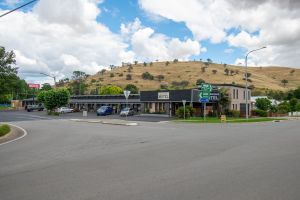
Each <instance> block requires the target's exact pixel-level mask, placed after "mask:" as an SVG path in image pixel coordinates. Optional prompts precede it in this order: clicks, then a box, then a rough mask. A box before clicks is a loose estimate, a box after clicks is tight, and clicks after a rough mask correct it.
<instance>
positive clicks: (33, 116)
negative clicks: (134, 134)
mask: <svg viewBox="0 0 300 200" xmlns="http://www.w3.org/2000/svg"><path fill="white" fill-rule="evenodd" d="M50 119H122V120H124V119H125V117H120V116H119V115H107V116H97V115H96V113H95V112H89V113H88V116H87V117H83V116H82V112H77V113H65V114H60V115H59V116H49V115H47V113H46V111H42V112H39V111H34V112H27V111H24V110H21V111H0V122H16V121H33V120H50ZM128 120H131V121H148V122H159V121H169V120H170V118H168V117H152V116H140V115H135V116H128Z"/></svg>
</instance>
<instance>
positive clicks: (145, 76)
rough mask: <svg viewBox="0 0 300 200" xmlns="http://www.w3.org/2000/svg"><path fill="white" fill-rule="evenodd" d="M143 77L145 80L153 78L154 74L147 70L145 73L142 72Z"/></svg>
mask: <svg viewBox="0 0 300 200" xmlns="http://www.w3.org/2000/svg"><path fill="white" fill-rule="evenodd" d="M142 79H144V80H153V79H154V76H153V75H151V74H150V73H149V72H145V73H143V74H142Z"/></svg>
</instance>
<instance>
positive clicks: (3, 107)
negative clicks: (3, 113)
mask: <svg viewBox="0 0 300 200" xmlns="http://www.w3.org/2000/svg"><path fill="white" fill-rule="evenodd" d="M9 109H11V107H7V106H0V110H9Z"/></svg>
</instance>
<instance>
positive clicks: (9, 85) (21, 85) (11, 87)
mask: <svg viewBox="0 0 300 200" xmlns="http://www.w3.org/2000/svg"><path fill="white" fill-rule="evenodd" d="M15 58H16V56H15V54H14V52H13V51H10V52H6V50H5V48H4V47H1V46H0V102H1V103H9V102H10V100H11V99H22V98H24V97H26V95H25V93H26V91H27V90H28V86H27V83H26V82H25V81H24V80H22V79H20V78H19V77H18V75H17V74H18V68H17V67H13V65H15V64H16V59H15Z"/></svg>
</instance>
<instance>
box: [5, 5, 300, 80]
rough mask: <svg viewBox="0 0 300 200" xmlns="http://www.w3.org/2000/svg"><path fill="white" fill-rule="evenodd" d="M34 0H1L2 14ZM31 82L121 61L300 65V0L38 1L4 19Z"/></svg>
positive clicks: (22, 71)
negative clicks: (195, 61) (203, 61)
mask: <svg viewBox="0 0 300 200" xmlns="http://www.w3.org/2000/svg"><path fill="white" fill-rule="evenodd" d="M26 2H29V0H0V14H1V13H4V12H6V11H8V10H10V9H13V8H15V7H17V6H19V5H22V4H24V3H26ZM0 46H4V47H5V48H6V50H8V51H10V50H13V51H14V52H15V54H16V60H17V67H18V68H19V75H20V76H21V77H22V78H24V79H25V80H26V81H27V82H32V83H45V82H49V83H52V84H53V80H52V78H50V77H45V76H43V75H41V74H40V73H46V74H49V75H52V76H56V77H57V79H63V78H67V77H70V76H71V74H72V72H73V71H74V70H81V71H84V72H86V73H88V74H95V73H97V72H98V71H100V70H101V69H107V68H108V67H109V65H116V66H119V65H121V63H122V62H134V61H135V60H138V61H139V62H144V61H145V62H151V61H157V60H158V61H166V60H173V59H175V58H177V59H179V60H182V61H183V60H200V59H202V60H206V59H208V58H210V59H212V60H213V61H214V62H216V63H226V64H236V65H242V66H243V65H244V59H245V55H246V54H247V52H248V51H251V50H253V49H257V48H260V47H263V46H267V48H266V49H263V50H260V51H257V52H254V53H251V54H250V55H249V61H248V64H249V65H250V66H286V67H295V68H300V56H299V55H300V1H299V0H286V1H282V0H176V1H174V0H126V1H125V0H64V1H61V0H39V1H37V2H35V3H33V4H31V5H29V6H27V7H25V8H23V9H21V10H19V11H16V12H13V13H11V14H9V15H7V16H5V17H2V18H0Z"/></svg>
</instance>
